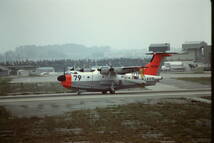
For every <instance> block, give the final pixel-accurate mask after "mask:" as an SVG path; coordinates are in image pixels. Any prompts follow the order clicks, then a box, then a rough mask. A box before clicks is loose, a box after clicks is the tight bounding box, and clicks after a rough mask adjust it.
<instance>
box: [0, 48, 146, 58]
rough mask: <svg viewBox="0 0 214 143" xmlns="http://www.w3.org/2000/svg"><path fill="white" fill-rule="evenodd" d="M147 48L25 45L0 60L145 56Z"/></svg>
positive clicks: (4, 55) (2, 56)
mask: <svg viewBox="0 0 214 143" xmlns="http://www.w3.org/2000/svg"><path fill="white" fill-rule="evenodd" d="M144 54H145V50H143V49H142V50H141V49H130V50H112V49H111V48H110V47H108V46H103V47H96V46H92V47H87V46H84V45H80V44H63V45H44V46H37V45H25V46H20V47H17V48H16V49H15V51H8V52H6V53H4V54H2V55H0V61H17V60H18V61H22V60H58V59H76V60H78V59H104V58H121V57H125V58H143V57H144V56H145V55H144Z"/></svg>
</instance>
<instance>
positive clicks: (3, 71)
mask: <svg viewBox="0 0 214 143" xmlns="http://www.w3.org/2000/svg"><path fill="white" fill-rule="evenodd" d="M10 71H11V70H10V69H9V68H7V67H5V66H1V65H0V76H8V75H10Z"/></svg>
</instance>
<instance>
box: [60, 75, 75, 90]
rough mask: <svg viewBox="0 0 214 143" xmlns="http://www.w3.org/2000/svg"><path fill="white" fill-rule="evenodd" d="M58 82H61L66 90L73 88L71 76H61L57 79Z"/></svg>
mask: <svg viewBox="0 0 214 143" xmlns="http://www.w3.org/2000/svg"><path fill="white" fill-rule="evenodd" d="M57 80H58V81H60V82H61V85H62V86H64V87H65V88H71V87H72V76H71V74H65V75H60V76H58V77H57Z"/></svg>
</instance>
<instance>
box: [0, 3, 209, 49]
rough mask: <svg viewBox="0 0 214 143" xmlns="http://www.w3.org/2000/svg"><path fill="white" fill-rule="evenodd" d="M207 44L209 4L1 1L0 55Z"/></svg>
mask: <svg viewBox="0 0 214 143" xmlns="http://www.w3.org/2000/svg"><path fill="white" fill-rule="evenodd" d="M202 40H204V41H206V42H207V43H208V44H210V43H211V2H210V0H0V53H3V52H5V51H7V50H14V49H15V48H16V47H18V46H21V45H29V44H30V45H31V44H35V45H47V44H66V43H76V44H83V45H86V46H110V47H111V48H112V49H123V48H124V49H129V48H135V49H140V48H148V46H149V45H150V44H151V43H160V42H169V43H170V44H171V46H172V47H175V48H180V47H181V44H182V43H183V42H185V41H202Z"/></svg>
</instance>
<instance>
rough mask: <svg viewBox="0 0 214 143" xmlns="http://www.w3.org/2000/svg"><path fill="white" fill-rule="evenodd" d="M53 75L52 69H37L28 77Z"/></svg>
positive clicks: (53, 70)
mask: <svg viewBox="0 0 214 143" xmlns="http://www.w3.org/2000/svg"><path fill="white" fill-rule="evenodd" d="M53 73H55V69H54V68H53V67H39V68H36V70H33V71H32V72H31V73H30V75H50V74H53Z"/></svg>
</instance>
